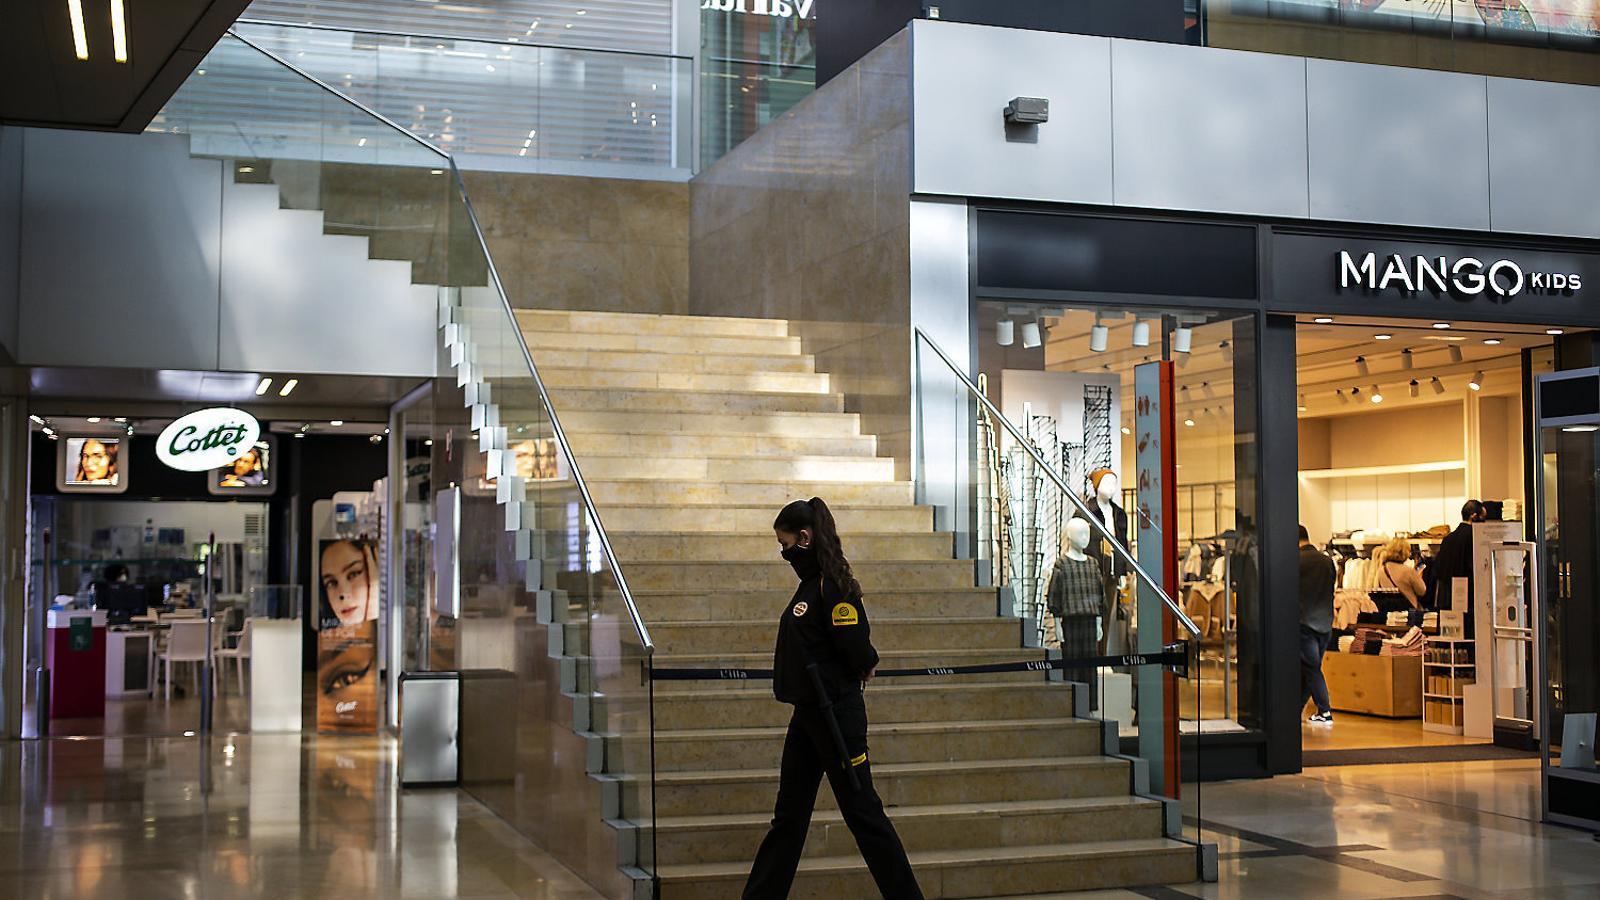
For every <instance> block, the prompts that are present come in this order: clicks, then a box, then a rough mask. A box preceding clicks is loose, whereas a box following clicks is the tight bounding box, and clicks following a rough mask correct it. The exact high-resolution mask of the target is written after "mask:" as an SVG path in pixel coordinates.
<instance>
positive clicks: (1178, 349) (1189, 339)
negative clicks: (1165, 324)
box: [1172, 325, 1194, 353]
mask: <svg viewBox="0 0 1600 900" xmlns="http://www.w3.org/2000/svg"><path fill="white" fill-rule="evenodd" d="M1193 346H1194V329H1192V328H1187V327H1184V326H1182V325H1180V326H1178V327H1177V328H1174V329H1173V330H1172V352H1173V353H1188V352H1189V350H1190V348H1192V347H1193Z"/></svg>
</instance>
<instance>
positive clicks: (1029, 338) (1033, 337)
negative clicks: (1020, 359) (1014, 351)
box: [1022, 322, 1044, 350]
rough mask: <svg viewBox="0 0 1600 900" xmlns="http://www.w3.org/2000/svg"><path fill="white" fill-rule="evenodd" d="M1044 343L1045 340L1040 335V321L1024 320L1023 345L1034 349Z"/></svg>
mask: <svg viewBox="0 0 1600 900" xmlns="http://www.w3.org/2000/svg"><path fill="white" fill-rule="evenodd" d="M1042 343H1044V341H1043V340H1042V339H1040V337H1039V323H1038V322H1024V323H1023V324H1022V346H1024V347H1027V348H1028V349H1029V350H1032V349H1033V348H1034V347H1037V346H1039V345H1040V344H1042Z"/></svg>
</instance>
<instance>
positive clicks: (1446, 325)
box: [1433, 322, 1450, 331]
mask: <svg viewBox="0 0 1600 900" xmlns="http://www.w3.org/2000/svg"><path fill="white" fill-rule="evenodd" d="M1433 327H1435V328H1437V329H1439V330H1440V331H1445V330H1447V329H1449V327H1450V323H1449V322H1435V323H1433Z"/></svg>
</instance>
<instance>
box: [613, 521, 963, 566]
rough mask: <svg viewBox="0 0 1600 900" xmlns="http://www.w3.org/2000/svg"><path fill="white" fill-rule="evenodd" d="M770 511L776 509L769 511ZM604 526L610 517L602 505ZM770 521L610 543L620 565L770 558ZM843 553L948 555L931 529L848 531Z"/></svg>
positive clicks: (774, 545)
mask: <svg viewBox="0 0 1600 900" xmlns="http://www.w3.org/2000/svg"><path fill="white" fill-rule="evenodd" d="M774 514H776V513H774ZM602 515H604V516H605V517H606V518H605V521H606V522H607V523H608V524H607V528H608V529H609V528H610V527H611V526H610V524H609V523H610V516H609V514H608V513H606V512H605V511H604V510H602ZM771 524H772V523H771V521H770V520H769V521H768V523H767V528H766V529H764V530H765V532H766V533H765V534H763V533H761V532H760V531H756V530H754V529H752V530H751V531H747V532H745V533H743V534H737V533H734V534H704V533H687V534H686V533H658V534H640V533H631V534H624V533H621V532H615V533H612V534H611V546H612V548H613V549H614V550H616V551H617V556H618V557H619V558H621V559H622V561H623V563H624V565H626V564H627V563H631V562H634V561H640V562H655V561H667V560H715V561H723V560H728V561H735V560H771V559H777V558H778V551H779V545H778V541H777V538H775V537H774V536H773V533H772V528H771ZM841 540H842V541H843V543H844V551H845V554H846V555H847V556H851V557H856V556H859V557H861V558H863V559H874V560H881V561H888V560H934V559H938V560H945V559H950V558H951V556H952V552H951V540H952V539H951V536H950V535H949V534H941V533H939V532H936V531H929V532H922V533H916V532H908V533H904V534H852V535H849V536H847V537H841Z"/></svg>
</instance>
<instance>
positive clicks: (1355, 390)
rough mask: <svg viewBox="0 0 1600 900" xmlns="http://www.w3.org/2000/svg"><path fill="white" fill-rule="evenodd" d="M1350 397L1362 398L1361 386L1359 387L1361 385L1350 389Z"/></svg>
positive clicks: (1354, 398)
mask: <svg viewBox="0 0 1600 900" xmlns="http://www.w3.org/2000/svg"><path fill="white" fill-rule="evenodd" d="M1350 399H1352V400H1360V399H1361V388H1359V387H1353V388H1351V389H1350Z"/></svg>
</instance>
